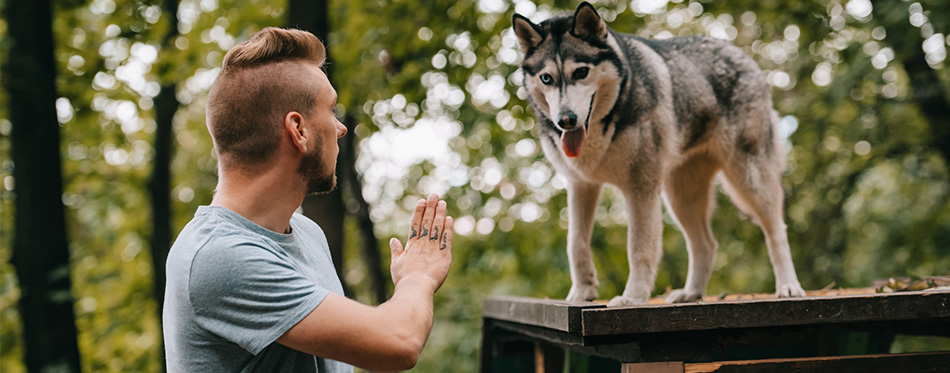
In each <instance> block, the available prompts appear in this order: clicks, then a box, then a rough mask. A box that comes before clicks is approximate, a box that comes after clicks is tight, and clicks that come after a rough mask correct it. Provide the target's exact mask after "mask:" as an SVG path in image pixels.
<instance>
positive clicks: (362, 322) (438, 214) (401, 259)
mask: <svg viewBox="0 0 950 373" xmlns="http://www.w3.org/2000/svg"><path fill="white" fill-rule="evenodd" d="M445 207H446V205H445V202H440V201H439V200H438V196H436V195H434V194H433V195H430V196H429V199H428V200H419V202H418V203H417V204H416V208H415V211H413V216H412V223H411V227H410V233H409V240H408V241H407V242H406V247H405V248H403V246H402V244H401V243H400V242H399V240H397V239H395V238H393V239H392V240H391V241H390V243H389V245H390V249H391V251H392V256H393V259H392V266H391V272H392V276H393V283H394V284H395V291H394V294H393V297H392V298H391V299H390V300H389V301H387V302H386V303H383V304H381V305H379V306H377V307H370V306H367V305H364V304H361V303H359V302H356V301H354V300H350V299H347V298H345V297H342V296H339V295H336V294H332V293H331V294H330V295H328V296H327V297H326V298H325V299H324V300H323V302H321V303H320V305H319V306H317V307H316V308H315V309H314V310H313V311H312V312H311V313H310V314H309V315H307V316H306V317H304V319H303V320H301V321H300V322H299V323H297V325H294V326H293V327H292V328H290V330H288V331H287V332H286V333H284V335H282V336H281V337H280V338H278V339H277V342H278V343H280V344H283V345H285V346H287V347H290V348H293V349H295V350H299V351H303V352H306V353H309V354H313V355H316V356H320V357H325V358H329V359H333V360H337V361H342V362H345V363H349V364H353V365H355V366H358V367H360V368H363V369H367V370H377V371H394V370H407V369H410V368H412V367H413V366H415V364H416V361H417V360H418V358H419V354H420V353H421V352H422V347H423V346H425V342H426V340H427V339H428V337H429V331H430V330H431V329H432V317H433V316H432V309H433V303H432V298H433V295H434V294H435V292H436V290H438V289H439V287H441V286H442V283H443V282H444V281H445V277H446V276H447V275H448V270H449V265H450V264H451V262H452V233H453V230H452V229H453V221H452V218H451V217H446V216H445Z"/></svg>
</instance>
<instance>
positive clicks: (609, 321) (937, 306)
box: [580, 290, 950, 336]
mask: <svg viewBox="0 0 950 373" xmlns="http://www.w3.org/2000/svg"><path fill="white" fill-rule="evenodd" d="M900 320H917V321H921V322H924V321H931V320H933V321H941V322H944V323H946V322H947V321H948V320H950V291H946V290H944V291H918V292H906V293H884V294H867V295H842V296H831V297H805V298H784V299H772V300H749V301H731V302H727V301H723V302H713V303H686V304H666V305H645V306H638V307H629V308H599V309H598V308H594V309H584V310H582V312H581V330H580V332H581V335H583V336H604V335H618V334H640V333H662V332H680V331H699V330H720V329H732V328H758V327H783V326H807V325H826V324H849V323H868V322H888V321H900Z"/></svg>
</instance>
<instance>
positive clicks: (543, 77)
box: [541, 74, 554, 85]
mask: <svg viewBox="0 0 950 373" xmlns="http://www.w3.org/2000/svg"><path fill="white" fill-rule="evenodd" d="M553 80H554V78H552V77H551V74H541V83H544V85H551V82H552V81H553Z"/></svg>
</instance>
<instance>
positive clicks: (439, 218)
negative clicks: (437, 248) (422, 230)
mask: <svg viewBox="0 0 950 373" xmlns="http://www.w3.org/2000/svg"><path fill="white" fill-rule="evenodd" d="M445 208H446V203H445V201H439V203H438V204H437V205H436V208H435V220H433V221H432V230H431V231H429V240H430V241H438V240H439V238H441V233H442V230H443V226H444V225H445Z"/></svg>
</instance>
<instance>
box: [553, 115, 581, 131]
mask: <svg viewBox="0 0 950 373" xmlns="http://www.w3.org/2000/svg"><path fill="white" fill-rule="evenodd" d="M557 125H558V127H561V129H563V130H565V131H570V130H572V129H574V126H577V115H576V114H574V113H573V112H570V111H569V112H566V113H561V115H560V118H558V121H557Z"/></svg>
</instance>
